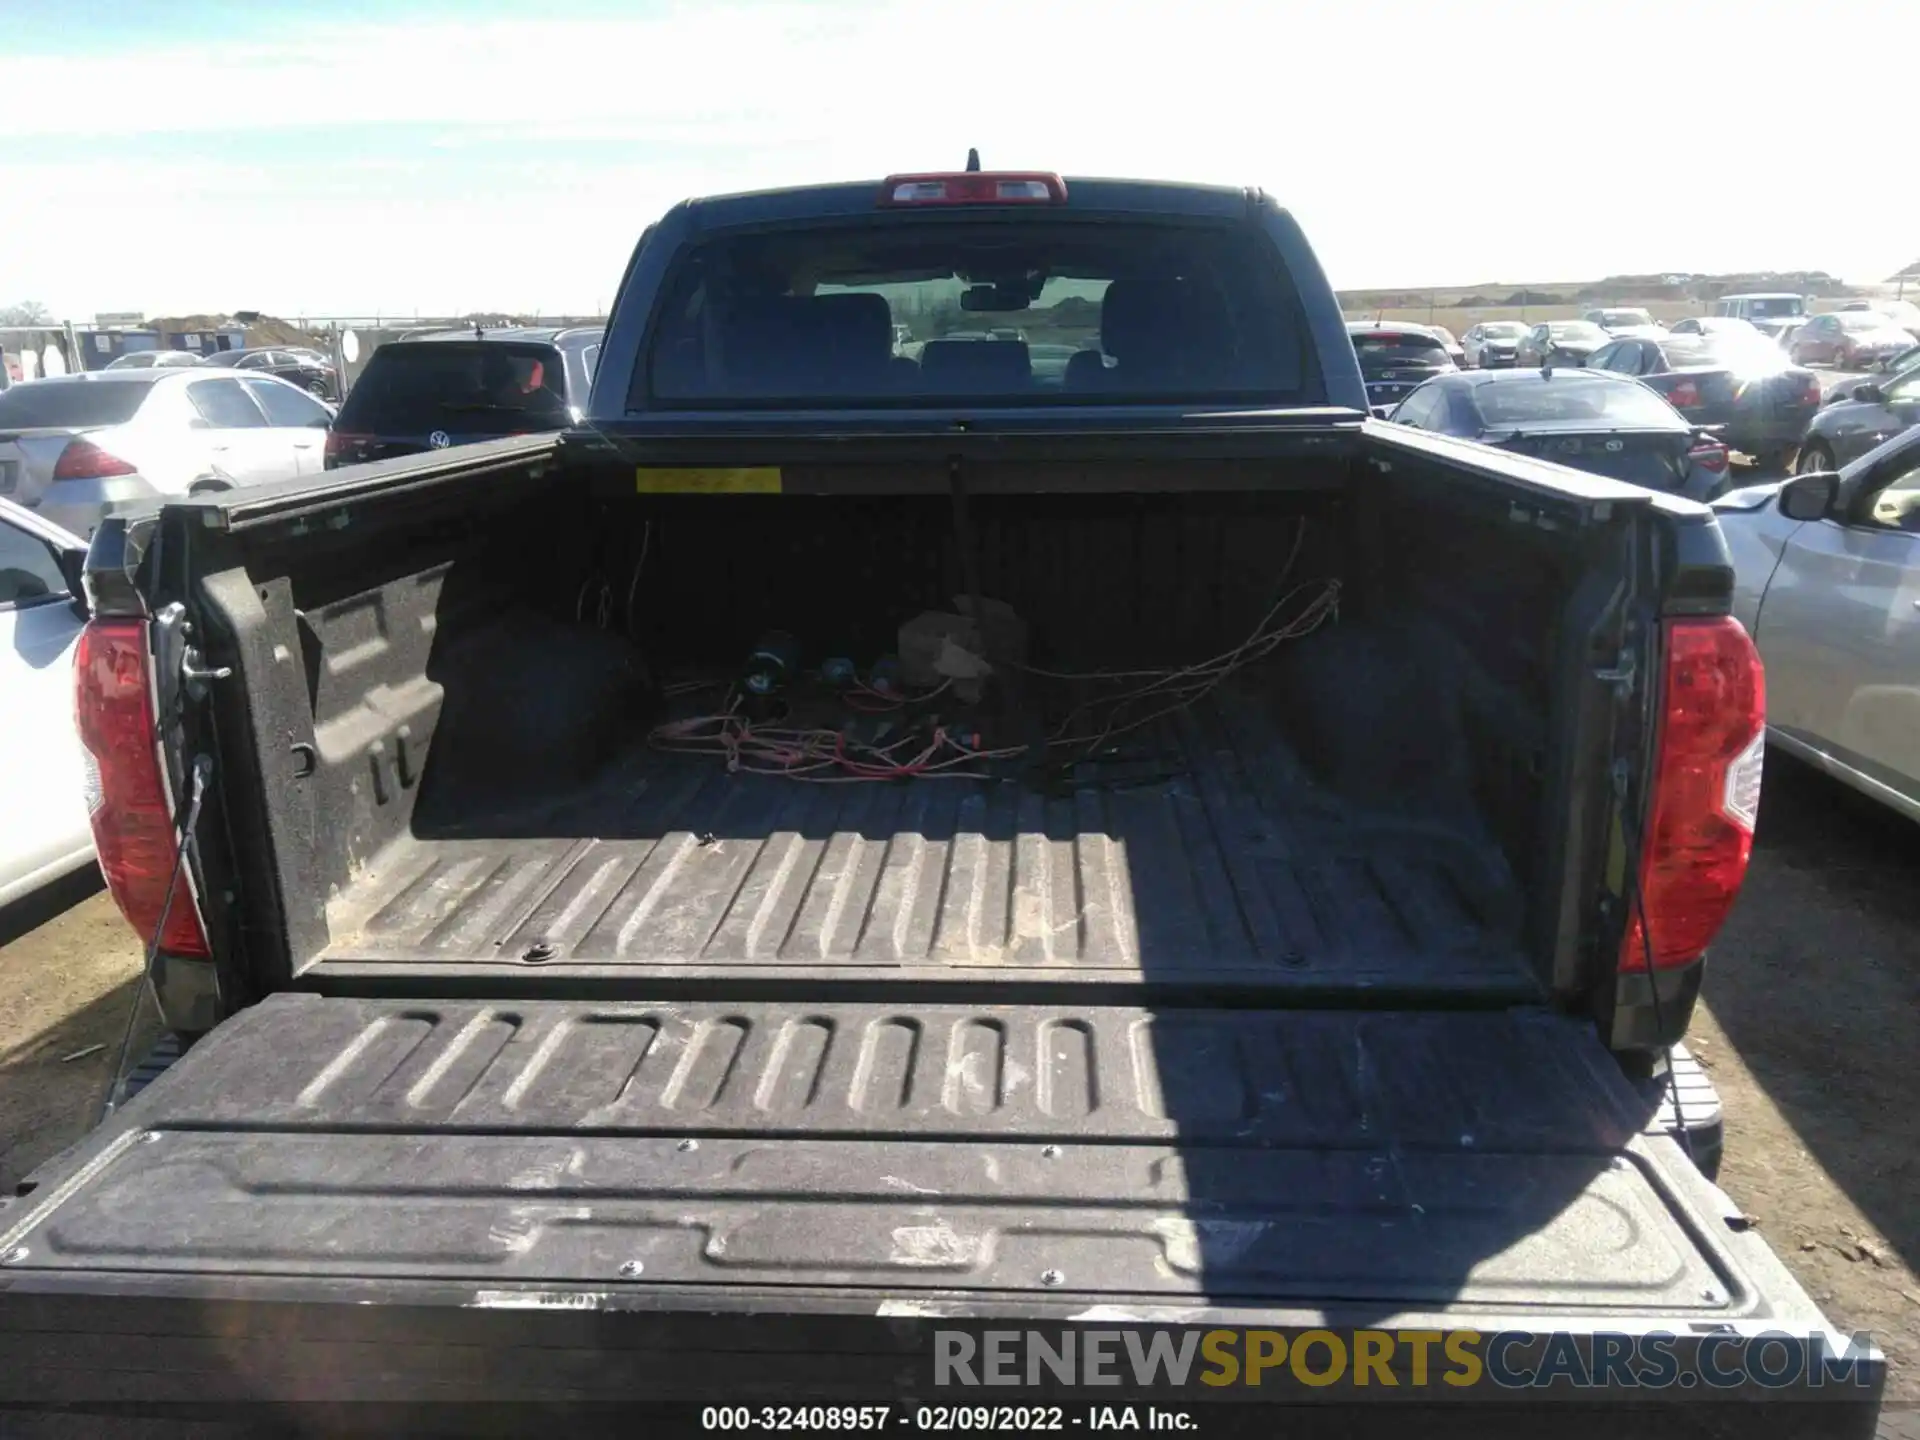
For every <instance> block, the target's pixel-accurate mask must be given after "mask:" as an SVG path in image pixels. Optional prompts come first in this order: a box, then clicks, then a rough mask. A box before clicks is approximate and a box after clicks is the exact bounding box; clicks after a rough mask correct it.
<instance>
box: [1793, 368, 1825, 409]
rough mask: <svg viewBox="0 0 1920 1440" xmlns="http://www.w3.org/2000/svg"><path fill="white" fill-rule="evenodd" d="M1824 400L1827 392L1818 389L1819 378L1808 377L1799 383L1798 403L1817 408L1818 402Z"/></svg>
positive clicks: (1815, 376)
mask: <svg viewBox="0 0 1920 1440" xmlns="http://www.w3.org/2000/svg"><path fill="white" fill-rule="evenodd" d="M1826 398H1827V392H1826V391H1824V390H1822V389H1821V388H1820V377H1819V376H1818V375H1809V376H1807V378H1806V379H1805V380H1804V381H1802V382H1801V386H1800V403H1801V404H1802V405H1813V406H1818V405H1819V404H1820V402H1821V401H1822V400H1824V399H1826Z"/></svg>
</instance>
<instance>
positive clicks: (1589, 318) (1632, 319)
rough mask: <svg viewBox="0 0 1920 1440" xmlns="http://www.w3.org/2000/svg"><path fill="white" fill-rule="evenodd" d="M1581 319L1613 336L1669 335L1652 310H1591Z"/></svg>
mask: <svg viewBox="0 0 1920 1440" xmlns="http://www.w3.org/2000/svg"><path fill="white" fill-rule="evenodd" d="M1580 318H1581V319H1582V320H1585V321H1586V322H1587V323H1588V324H1590V325H1598V326H1599V327H1600V328H1601V329H1602V330H1604V331H1606V332H1607V333H1608V334H1609V335H1613V336H1620V335H1648V336H1659V335H1664V334H1666V333H1667V330H1666V327H1665V326H1664V325H1661V324H1660V323H1659V322H1657V321H1656V320H1655V319H1654V318H1653V312H1652V311H1650V310H1635V309H1620V308H1608V309H1602V310H1589V311H1587V313H1586V314H1584V315H1582V316H1581V317H1580Z"/></svg>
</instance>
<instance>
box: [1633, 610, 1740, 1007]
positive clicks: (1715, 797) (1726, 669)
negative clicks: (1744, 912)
mask: <svg viewBox="0 0 1920 1440" xmlns="http://www.w3.org/2000/svg"><path fill="white" fill-rule="evenodd" d="M1665 639H1666V652H1667V653H1666V664H1665V674H1666V687H1665V700H1666V708H1665V712H1664V714H1663V715H1662V717H1661V720H1660V732H1659V737H1658V740H1657V742H1656V758H1655V761H1654V778H1653V803H1652V812H1653V813H1652V817H1651V819H1650V821H1649V823H1648V826H1647V833H1646V835H1644V836H1643V837H1642V838H1641V844H1642V846H1643V847H1644V848H1643V853H1642V855H1641V860H1640V896H1641V906H1640V908H1639V909H1636V910H1635V912H1634V913H1633V914H1632V915H1631V916H1630V917H1629V921H1628V925H1627V934H1626V939H1625V941H1624V942H1623V944H1622V947H1621V951H1620V968H1621V969H1622V970H1645V969H1646V968H1647V951H1648V949H1649V946H1648V944H1647V939H1648V938H1649V933H1648V932H1650V938H1651V942H1652V943H1651V947H1650V948H1651V950H1652V954H1653V963H1654V964H1655V965H1656V966H1659V967H1661V968H1662V969H1665V968H1668V967H1672V966H1677V965H1687V964H1690V963H1692V962H1693V961H1695V960H1697V959H1699V958H1700V956H1701V955H1703V954H1704V953H1705V952H1706V948H1707V946H1708V944H1709V943H1710V942H1711V941H1712V940H1713V937H1714V936H1715V935H1716V934H1718V933H1719V930H1720V926H1721V924H1722V923H1723V922H1724V921H1725V920H1726V918H1727V912H1728V910H1729V909H1731V908H1732V906H1733V901H1734V897H1735V896H1737V895H1738V894H1739V893H1740V882H1741V881H1742V880H1743V879H1745V877H1746V873H1747V858H1748V856H1749V855H1750V854H1751V852H1752V850H1753V827H1754V822H1755V820H1756V819H1757V818H1758V816H1759V809H1760V774H1761V764H1762V757H1763V755H1764V753H1765V747H1766V712H1767V690H1766V677H1765V675H1764V673H1763V672H1762V670H1761V666H1760V655H1759V652H1758V651H1756V650H1755V649H1754V648H1753V641H1752V640H1750V639H1748V638H1747V632H1746V631H1745V630H1744V629H1742V628H1741V626H1740V622H1739V621H1738V620H1735V619H1733V618H1732V617H1731V616H1722V617H1721V618H1719V619H1714V620H1671V621H1668V622H1667V624H1666V627H1665ZM1641 910H1644V912H1645V915H1646V932H1643V931H1642V929H1641Z"/></svg>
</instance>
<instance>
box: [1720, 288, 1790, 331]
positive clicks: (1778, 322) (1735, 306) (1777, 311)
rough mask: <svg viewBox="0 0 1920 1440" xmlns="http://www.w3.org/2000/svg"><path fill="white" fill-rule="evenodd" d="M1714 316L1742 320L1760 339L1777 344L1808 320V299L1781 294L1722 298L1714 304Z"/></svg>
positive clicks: (1766, 293)
mask: <svg viewBox="0 0 1920 1440" xmlns="http://www.w3.org/2000/svg"><path fill="white" fill-rule="evenodd" d="M1713 313H1714V314H1715V315H1717V316H1729V317H1731V318H1733V319H1735V320H1745V321H1746V322H1747V323H1748V324H1750V325H1752V326H1753V327H1754V328H1755V329H1757V330H1759V331H1760V332H1761V333H1762V334H1763V335H1766V336H1769V337H1770V338H1772V339H1775V340H1778V339H1779V338H1780V337H1781V336H1782V335H1784V334H1785V333H1786V332H1788V331H1790V330H1792V329H1793V327H1794V326H1796V325H1798V324H1800V323H1801V322H1802V321H1803V320H1805V319H1806V318H1807V297H1806V296H1804V295H1794V294H1790V293H1788V292H1787V291H1784V290H1773V291H1765V292H1754V293H1751V294H1745V295H1722V296H1721V297H1720V298H1719V299H1718V300H1716V301H1714V302H1713Z"/></svg>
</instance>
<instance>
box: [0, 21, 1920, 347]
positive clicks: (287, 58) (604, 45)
mask: <svg viewBox="0 0 1920 1440" xmlns="http://www.w3.org/2000/svg"><path fill="white" fill-rule="evenodd" d="M1909 3H1910V0H1855V3H1852V4H1850V5H1848V6H1847V7H1846V8H1845V9H1844V10H1835V11H1834V12H1833V13H1832V17H1831V18H1820V17H1813V18H1811V19H1810V14H1809V12H1808V11H1807V9H1806V7H1805V6H1803V5H1796V6H1786V5H1772V6H1768V5H1764V4H1757V3H1754V0H1742V3H1740V4H1737V5H1736V4H1733V3H1731V0H1689V3H1688V4H1686V5H1674V4H1671V3H1666V0H1612V3H1609V4H1607V5H1605V6H1604V7H1603V6H1601V5H1599V4H1584V5H1577V6H1576V5H1568V4H1561V5H1541V4H1538V3H1535V0H1452V3H1449V4H1446V5H1437V4H1434V3H1432V0H1350V3H1347V4H1345V5H1342V6H1339V7H1335V8H1333V9H1330V10H1328V9H1321V10H1317V11H1315V12H1312V13H1316V14H1318V15H1320V16H1322V17H1325V16H1332V17H1333V18H1331V19H1327V18H1322V19H1319V20H1316V21H1312V22H1309V21H1308V20H1307V18H1306V16H1307V13H1308V12H1305V11H1300V10H1296V9H1294V8H1292V7H1287V6H1282V5H1276V4H1273V3H1271V0H1261V3H1252V0H1248V3H1241V0H1179V3H1173V0H1163V3H1158V4H1138V3H1132V0H1047V3H1045V4H1035V3H1032V0H969V3H968V4H966V5H965V6H960V7H950V8H946V7H933V6H929V5H927V4H925V3H920V0H804V3H795V0H707V3H702V4H674V3H653V4H613V3H553V4H548V5H533V4H528V3H521V4H508V3H500V0H465V3H460V4H454V3H450V0H313V3H297V4H296V3H286V0H245V3H233V0H0V34H4V35H5V37H6V41H5V50H4V53H3V54H0V104H4V105H6V106H7V108H8V111H9V113H8V114H7V116H6V117H5V119H4V121H0V136H4V137H5V139H4V145H3V148H0V195H4V196H7V197H9V201H10V203H8V204H6V205H5V206H4V207H0V211H4V215H3V217H0V227H3V228H4V232H5V242H4V245H0V301H6V300H12V299H16V298H32V299H39V300H42V301H44V302H45V303H47V304H48V305H50V306H52V307H53V308H54V309H56V310H57V311H61V312H65V313H72V314H76V315H81V316H85V315H88V314H91V313H92V312H93V311H95V310H102V309H112V310H122V309H140V310H145V311H146V312H147V313H149V314H167V313H180V312H183V311H201V310H213V311H220V310H231V309H235V308H259V309H264V310H269V311H273V312H275V313H282V314H309V315H313V314H340V313H347V314H364V313H370V312H375V311H378V312H381V313H388V314H407V313H410V312H412V311H414V310H419V311H423V312H429V313H431V312H437V311H446V310H465V309H479V308H494V307H498V308H506V309H536V308H537V309H542V310H546V311H560V310H591V309H593V308H595V307H597V306H599V305H600V304H603V303H604V302H605V301H606V300H607V299H609V298H610V296H611V292H612V290H613V288H614V287H615V286H616V285H617V283H618V280H619V275H620V272H621V269H622V267H623V265H624V264H625V261H626V258H627V254H628V252H629V250H630V249H631V247H632V244H633V241H634V239H635V238H636V237H637V236H638V234H639V232H640V230H641V229H642V228H643V227H644V226H645V224H646V223H647V222H648V221H649V220H651V219H652V218H654V217H655V216H656V215H658V214H659V213H660V211H661V210H663V209H664V208H665V207H666V206H668V205H670V204H672V203H673V202H674V201H676V200H678V199H681V198H683V197H685V196H687V195H692V194H700V193H710V192H714V191H721V190H730V189H739V188H745V187H751V186H757V185H772V184H790V183H800V182H806V181H814V180H830V179H846V178H857V177H862V176H873V177H877V176H879V175H882V174H885V173H887V172H889V171H895V170H913V169H927V168H938V167H940V166H943V165H949V164H957V163H958V162H959V161H961V160H962V159H963V158H964V156H965V154H966V150H967V147H968V146H969V145H977V146H979V147H980V148H981V150H982V152H983V154H984V156H985V157H986V160H987V163H988V164H989V166H993V165H1002V166H1007V167H1016V166H1017V167H1034V168H1049V169H1058V170H1061V171H1063V172H1066V173H1070V174H1071V173H1082V174H1086V173H1098V174H1124V175H1143V176H1154V177H1167V178H1191V179H1197V180H1208V181H1221V182H1227V183H1236V184H1259V185H1263V186H1264V187H1265V188H1267V189H1268V190H1269V191H1271V192H1272V193H1274V194H1275V195H1277V196H1279V197H1280V198H1281V199H1282V200H1283V202H1284V203H1286V204H1288V205H1290V206H1291V207H1292V208H1293V209H1294V211H1295V213H1296V214H1298V215H1299V217H1300V219H1301V221H1302V223H1303V224H1304V225H1305V226H1306V228H1307V231H1308V234H1309V236H1310V237H1311V238H1312V239H1313V241H1314V243H1315V245H1316V247H1317V248H1318V249H1319V251H1320V253H1321V255H1322V258H1323V260H1324V262H1325V263H1326V265H1327V268H1328V270H1329V272H1330V273H1331V274H1332V276H1333V278H1334V280H1335V283H1336V284H1340V285H1343V286H1367V285H1407V286H1416V285H1420V284H1455V283H1461V284H1468V283H1477V282H1481V281H1500V280H1505V281H1514V282H1517V281H1520V280H1528V279H1535V280H1546V279H1570V278H1586V277H1590V276H1598V275H1602V274H1605V273H1609V272H1618V271H1636V270H1672V269H1684V270H1721V269H1734V268H1746V267H1764V266H1779V267H1797V266H1808V267H1817V268H1823V269H1828V270H1832V271H1834V272H1836V273H1838V274H1842V275H1844V276H1846V277H1848V278H1851V279H1868V280H1872V279H1879V278H1880V277H1881V276H1884V275H1886V274H1889V273H1891V272H1892V271H1893V270H1894V269H1895V268H1897V267H1898V266H1900V265H1903V264H1905V263H1907V262H1909V261H1911V260H1913V259H1915V258H1916V257H1920V187H1917V186H1915V185H1914V183H1913V166H1912V163H1911V150H1910V148H1909V146H1910V142H1909V141H1908V140H1906V139H1904V138H1902V136H1901V131H1900V130H1898V129H1897V128H1896V129H1894V130H1893V131H1891V132H1890V134H1891V137H1892V138H1889V139H1887V140H1885V141H1882V140H1880V138H1879V136H1880V134H1881V132H1880V129H1879V127H1878V126H1877V125H1876V124H1875V123H1874V120H1873V116H1874V115H1875V114H1876V113H1877V112H1882V111H1884V112H1885V113H1887V114H1888V115H1889V117H1890V120H1892V121H1893V122H1894V123H1895V124H1896V125H1898V123H1899V122H1900V120H1901V117H1902V116H1903V115H1905V114H1906V112H1908V110H1909V109H1910V107H1909V106H1908V105H1907V103H1906V102H1907V98H1908V76H1907V75H1906V69H1907V68H1908V67H1906V65H1905V63H1904V61H1900V62H1898V63H1896V61H1895V60H1894V59H1892V58H1889V59H1888V60H1886V61H1885V62H1881V61H1879V60H1876V59H1873V58H1871V57H1872V56H1873V55H1874V54H1875V53H1876V47H1877V49H1878V51H1879V53H1883V54H1887V55H1888V56H1889V57H1891V56H1892V55H1893V54H1894V52H1895V51H1898V50H1901V49H1902V48H1905V49H1907V50H1910V48H1911V39H1912V34H1913V22H1912V18H1911V13H1910V10H1909V9H1908V5H1909ZM1818 51H1824V52H1826V53H1827V54H1831V55H1833V56H1834V57H1836V58H1835V59H1834V60H1833V61H1831V62H1829V61H1826V60H1824V59H1823V58H1822V56H1821V54H1819V53H1810V52H1818ZM1840 57H1849V58H1845V59H1844V60H1843V59H1842V58H1840ZM1860 57H1866V58H1860ZM1883 63H1884V65H1885V67H1886V68H1885V70H1884V71H1882V68H1881V67H1882V64H1883ZM1810 80H1811V81H1818V82H1822V83H1804V82H1806V81H1810ZM1796 95H1800V96H1805V97H1808V99H1807V100H1806V101H1804V102H1802V103H1801V104H1800V105H1799V106H1796V105H1794V104H1793V103H1791V101H1790V98H1789V97H1793V96H1796ZM1836 117H1841V118H1838V119H1836ZM20 199H26V200H29V201H30V202H31V203H30V204H29V205H26V206H24V207H23V206H19V205H16V204H14V203H11V202H12V201H16V200H20Z"/></svg>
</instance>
